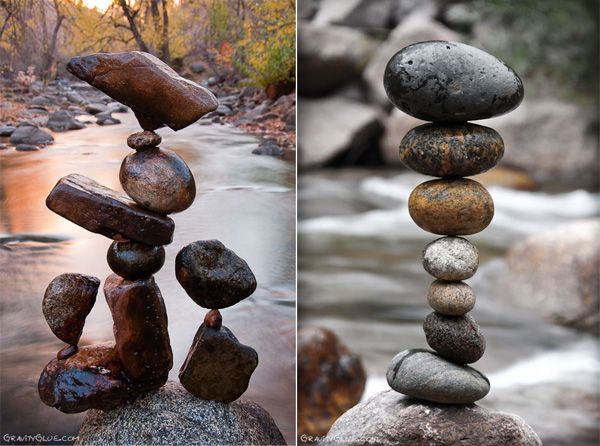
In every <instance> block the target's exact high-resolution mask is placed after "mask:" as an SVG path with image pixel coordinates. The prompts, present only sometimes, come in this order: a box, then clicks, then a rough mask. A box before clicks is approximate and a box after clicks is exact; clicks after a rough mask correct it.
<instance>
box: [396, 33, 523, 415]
mask: <svg viewBox="0 0 600 446" xmlns="http://www.w3.org/2000/svg"><path fill="white" fill-rule="evenodd" d="M384 86H385V90H386V92H387V95H388V97H389V98H390V100H391V101H392V102H393V104H394V105H395V106H396V107H398V108H399V109H400V110H402V111H404V112H406V113H408V114H409V115H411V116H414V117H415V118H418V119H422V120H425V121H432V122H431V123H429V124H425V125H421V126H418V127H415V128H413V129H412V130H410V131H409V132H408V133H407V134H406V136H405V137H404V139H403V140H402V142H401V144H400V158H401V160H402V162H403V163H404V164H405V165H406V166H407V167H409V168H411V169H413V170H415V171H417V172H419V173H422V174H425V175H430V176H434V177H439V178H440V179H435V180H432V181H427V182H425V183H422V184H420V185H419V186H417V187H416V188H415V189H414V190H413V192H412V193H411V195H410V198H409V202H408V208H409V213H410V216H411V217H412V219H413V220H414V221H415V223H416V224H417V225H418V226H420V227H421V228H422V229H424V230H426V231H428V232H431V233H434V234H439V235H443V236H444V237H442V238H439V239H437V240H435V241H433V242H431V243H429V244H428V245H427V246H426V247H425V249H424V251H423V266H424V268H425V270H426V271H427V272H428V273H429V274H431V275H432V276H433V277H435V278H436V280H435V281H434V282H433V283H432V284H431V286H430V288H429V292H428V294H427V300H428V302H429V305H430V306H431V308H433V310H434V311H433V312H432V313H430V314H429V315H428V316H427V317H426V318H425V322H424V324H423V329H424V331H425V336H426V338H427V343H428V344H429V346H430V347H431V348H432V349H433V350H435V352H432V351H429V350H425V349H411V350H406V351H403V352H401V353H399V354H397V355H396V356H395V357H394V358H393V359H392V362H391V364H390V366H389V369H388V371H387V381H388V383H389V385H390V387H391V388H392V389H393V390H395V391H397V392H400V393H403V394H405V395H408V396H410V397H413V398H417V399H421V400H424V401H429V402H433V403H443V404H458V405H461V404H471V403H473V402H475V401H477V400H480V399H481V398H483V397H484V396H485V395H486V394H487V393H488V392H489V390H490V384H489V381H488V379H487V378H486V377H485V376H484V375H483V374H482V373H480V372H479V371H477V370H475V369H473V368H471V367H469V366H468V365H466V364H471V363H473V362H475V361H477V360H479V359H480V358H481V357H482V355H483V353H484V350H485V338H484V337H483V334H482V333H481V330H480V328H479V325H478V324H477V322H476V321H475V320H474V319H473V318H472V317H471V316H470V315H469V314H468V312H469V311H471V310H472V309H473V307H474V305H475V295H474V293H473V290H472V289H471V287H469V285H467V284H466V283H464V282H462V281H463V280H465V279H468V278H470V277H471V276H473V275H474V274H475V271H476V270H477V266H478V264H479V255H478V252H477V249H476V248H475V246H473V245H472V244H471V243H470V242H469V241H468V240H466V239H465V238H462V237H460V236H465V235H471V234H476V233H478V232H480V231H482V230H483V229H484V228H486V227H487V226H488V225H489V224H490V222H491V221H492V217H493V215H494V203H493V201H492V197H491V196H490V194H489V193H488V191H487V190H486V189H485V188H484V187H483V186H482V185H481V184H479V183H478V182H476V181H473V180H470V179H467V178H464V177H468V176H472V175H476V174H478V173H481V172H485V171H486V170H488V169H491V168H492V167H494V165H495V164H496V163H497V162H498V161H499V160H500V158H501V157H502V155H503V153H504V143H503V141H502V138H501V137H500V135H499V134H498V133H497V132H496V131H494V130H493V129H491V128H488V127H483V126H480V125H475V124H471V123H469V122H468V121H474V120H478V119H486V118H491V117H493V116H498V115H501V114H504V113H507V112H509V111H511V110H513V109H515V108H516V107H517V106H518V105H519V104H520V103H521V101H522V99H523V84H522V82H521V79H520V78H519V77H518V76H517V74H516V73H515V72H514V71H513V70H512V69H511V68H510V67H508V66H507V65H506V64H504V63H503V62H501V61H500V60H498V59H496V58H495V57H493V56H491V55H489V54H487V53H485V52H483V51H481V50H479V49H477V48H474V47H471V46H468V45H464V44H461V43H453V42H444V41H431V42H420V43H416V44H414V45H410V46H407V47H406V48H404V49H402V50H401V51H399V52H398V53H396V54H395V55H394V56H393V57H392V58H391V59H390V61H389V62H388V64H387V67H386V70H385V75H384Z"/></svg>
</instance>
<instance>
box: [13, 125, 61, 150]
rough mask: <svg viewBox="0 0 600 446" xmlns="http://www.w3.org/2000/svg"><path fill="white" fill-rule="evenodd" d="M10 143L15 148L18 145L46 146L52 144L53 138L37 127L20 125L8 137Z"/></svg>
mask: <svg viewBox="0 0 600 446" xmlns="http://www.w3.org/2000/svg"><path fill="white" fill-rule="evenodd" d="M10 143H11V144H13V145H15V146H16V145H18V144H30V145H48V144H53V143H54V137H53V136H52V135H50V134H49V133H47V132H45V131H44V130H42V129H40V128H38V127H35V126H32V125H22V126H19V127H17V129H16V130H15V131H13V132H12V134H11V135H10Z"/></svg>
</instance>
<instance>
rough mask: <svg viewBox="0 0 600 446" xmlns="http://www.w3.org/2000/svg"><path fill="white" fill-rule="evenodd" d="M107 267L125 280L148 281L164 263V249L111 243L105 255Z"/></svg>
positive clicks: (116, 242)
mask: <svg viewBox="0 0 600 446" xmlns="http://www.w3.org/2000/svg"><path fill="white" fill-rule="evenodd" d="M106 260H107V262H108V266H110V269H112V270H113V272H114V273H115V274H118V275H119V276H121V277H123V278H125V279H127V280H138V279H148V278H150V276H152V274H154V273H155V272H157V271H158V270H160V269H161V268H162V266H163V265H164V263H165V249H164V248H163V247H162V246H151V245H146V244H144V243H139V242H134V241H129V242H118V241H115V242H112V243H111V245H110V246H109V248H108V252H107V253H106Z"/></svg>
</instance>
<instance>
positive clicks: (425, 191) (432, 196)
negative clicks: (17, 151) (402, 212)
mask: <svg viewBox="0 0 600 446" xmlns="http://www.w3.org/2000/svg"><path fill="white" fill-rule="evenodd" d="M408 212H409V213H410V216H411V217H412V219H413V220H414V222H415V223H416V224H417V225H418V226H419V227H420V228H421V229H424V230H425V231H428V232H432V233H434V234H441V235H469V234H476V233H478V232H481V231H483V230H484V229H485V228H486V227H487V226H488V225H489V224H490V223H491V221H492V218H493V217H494V201H493V200H492V197H491V196H490V194H489V192H488V191H487V190H486V188H485V187H483V186H482V185H481V184H479V183H478V182H477V181H473V180H468V179H465V178H462V179H455V180H432V181H427V182H425V183H422V184H419V185H418V186H417V187H416V188H415V189H414V190H413V191H412V193H411V194H410V197H409V198H408Z"/></svg>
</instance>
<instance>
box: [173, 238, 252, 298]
mask: <svg viewBox="0 0 600 446" xmlns="http://www.w3.org/2000/svg"><path fill="white" fill-rule="evenodd" d="M175 275H176V276H177V280H178V281H179V283H180V284H181V286H182V287H183V289H184V290H185V291H186V292H187V293H188V295H189V296H190V297H191V298H192V299H193V300H194V302H196V303H197V304H198V305H200V306H201V307H204V308H210V309H219V308H226V307H230V306H232V305H235V304H236V303H238V302H239V301H241V300H242V299H245V298H246V297H248V296H250V295H251V294H252V293H253V292H254V290H255V289H256V278H255V277H254V274H252V270H251V269H250V267H249V266H248V264H247V263H246V262H245V261H244V259H241V258H240V257H238V256H237V255H236V254H235V252H233V251H232V250H230V249H227V248H226V247H225V245H223V243H221V242H220V241H218V240H198V241H196V242H193V243H190V244H189V245H187V246H185V247H184V248H183V249H182V250H181V251H179V253H178V254H177V258H176V259H175Z"/></svg>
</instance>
